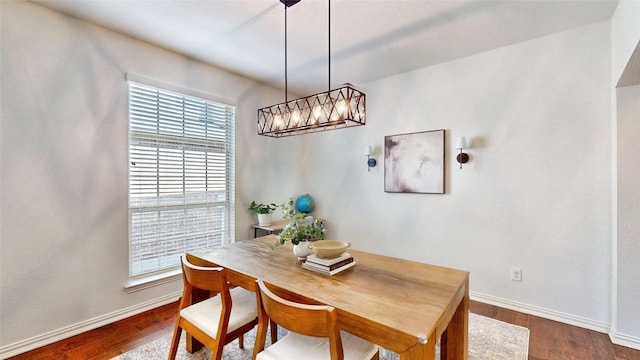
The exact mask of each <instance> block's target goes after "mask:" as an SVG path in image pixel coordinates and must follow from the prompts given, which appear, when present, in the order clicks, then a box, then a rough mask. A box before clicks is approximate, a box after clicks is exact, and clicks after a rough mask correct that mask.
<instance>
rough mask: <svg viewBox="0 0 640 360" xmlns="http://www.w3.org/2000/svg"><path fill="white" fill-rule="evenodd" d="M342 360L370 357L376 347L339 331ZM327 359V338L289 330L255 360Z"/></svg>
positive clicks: (358, 359)
mask: <svg viewBox="0 0 640 360" xmlns="http://www.w3.org/2000/svg"><path fill="white" fill-rule="evenodd" d="M340 337H341V338H342V346H343V348H344V360H362V359H367V360H368V359H371V358H372V357H373V355H374V354H375V353H376V352H377V351H378V347H377V346H376V345H375V344H372V343H370V342H368V341H366V340H364V339H361V338H359V337H357V336H354V335H351V334H349V333H348V332H345V331H340ZM300 359H305V360H327V359H330V352H329V339H328V338H318V337H312V336H305V335H301V334H297V333H294V332H289V334H287V335H286V336H285V337H284V338H282V339H281V340H278V341H277V342H276V343H275V344H273V345H271V346H269V347H268V348H266V349H264V350H262V351H261V352H260V353H258V355H257V357H256V360H300Z"/></svg>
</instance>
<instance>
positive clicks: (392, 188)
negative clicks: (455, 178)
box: [384, 130, 444, 194]
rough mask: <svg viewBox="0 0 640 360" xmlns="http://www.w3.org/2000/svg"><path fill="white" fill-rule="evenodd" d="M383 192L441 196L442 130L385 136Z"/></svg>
mask: <svg viewBox="0 0 640 360" xmlns="http://www.w3.org/2000/svg"><path fill="white" fill-rule="evenodd" d="M384 191H385V192H394V193H422V194H444V130H432V131H423V132H417V133H411V134H400V135H389V136H385V137H384Z"/></svg>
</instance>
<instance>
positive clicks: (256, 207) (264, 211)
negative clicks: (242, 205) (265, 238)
mask: <svg viewBox="0 0 640 360" xmlns="http://www.w3.org/2000/svg"><path fill="white" fill-rule="evenodd" d="M276 208H277V206H276V204H262V203H260V204H258V203H256V202H255V201H252V202H251V204H249V211H251V212H252V213H254V214H256V215H258V225H271V218H272V214H273V212H274V211H275V210H276Z"/></svg>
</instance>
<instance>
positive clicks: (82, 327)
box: [0, 292, 181, 359]
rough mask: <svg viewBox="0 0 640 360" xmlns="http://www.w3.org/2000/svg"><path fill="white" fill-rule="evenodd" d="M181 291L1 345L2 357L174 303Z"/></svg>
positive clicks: (0, 352) (0, 354)
mask: <svg viewBox="0 0 640 360" xmlns="http://www.w3.org/2000/svg"><path fill="white" fill-rule="evenodd" d="M180 295H181V292H175V293H172V294H169V295H166V296H163V297H161V298H158V299H154V300H150V301H147V302H144V303H142V304H137V305H134V306H131V307H129V308H126V309H122V310H118V311H114V312H112V313H109V314H105V315H102V316H98V317H96V318H93V319H89V320H86V321H82V322H79V323H77V324H73V325H70V326H66V327H63V328H61V329H57V330H53V331H50V332H47V333H44V334H41V335H38V336H34V337H32V338H29V339H26V340H22V341H19V342H16V343H13V344H9V345H6V346H2V347H0V359H6V358H9V357H11V356H15V355H18V354H22V353H24V352H27V351H29V350H33V349H37V348H39V347H41V346H45V345H49V344H53V343H54V342H56V341H60V340H63V339H66V338H69V337H71V336H74V335H78V334H81V333H83V332H86V331H89V330H93V329H97V328H99V327H101V326H104V325H107V324H111V323H113V322H116V321H118V320H122V319H125V318H128V317H130V316H133V315H137V314H140V313H142V312H145V311H147V310H151V309H154V308H157V307H159V306H162V305H166V304H169V303H172V302H174V301H176V300H178V299H179V298H180Z"/></svg>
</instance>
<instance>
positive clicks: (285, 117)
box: [258, 0, 366, 137]
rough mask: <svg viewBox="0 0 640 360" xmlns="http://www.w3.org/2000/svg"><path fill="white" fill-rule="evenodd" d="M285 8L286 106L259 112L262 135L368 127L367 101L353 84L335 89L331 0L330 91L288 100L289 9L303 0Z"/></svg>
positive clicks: (293, 0)
mask: <svg viewBox="0 0 640 360" xmlns="http://www.w3.org/2000/svg"><path fill="white" fill-rule="evenodd" d="M280 2H281V3H283V4H284V102H283V103H279V104H275V105H271V106H267V107H264V108H262V109H258V135H264V136H271V137H284V136H291V135H300V134H306V133H311V132H317V131H325V130H334V129H340V128H346V127H353V126H359V125H365V123H366V101H365V100H366V97H365V94H364V93H362V92H361V91H358V90H356V89H355V88H354V87H353V85H351V84H343V85H342V86H340V87H338V88H336V89H331V0H328V2H329V53H328V57H329V75H328V78H329V80H328V87H327V88H328V90H327V91H325V92H321V93H318V94H315V95H310V96H307V97H303V98H299V99H295V100H291V101H289V100H288V96H287V95H288V88H287V8H289V7H291V6H293V5H295V4H297V3H298V2H300V0H280Z"/></svg>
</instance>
